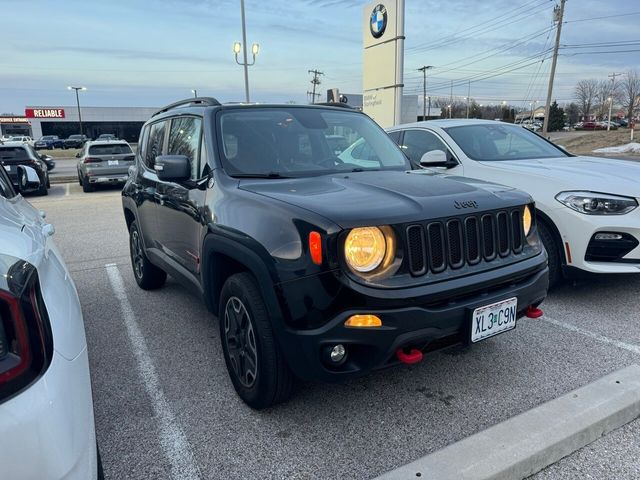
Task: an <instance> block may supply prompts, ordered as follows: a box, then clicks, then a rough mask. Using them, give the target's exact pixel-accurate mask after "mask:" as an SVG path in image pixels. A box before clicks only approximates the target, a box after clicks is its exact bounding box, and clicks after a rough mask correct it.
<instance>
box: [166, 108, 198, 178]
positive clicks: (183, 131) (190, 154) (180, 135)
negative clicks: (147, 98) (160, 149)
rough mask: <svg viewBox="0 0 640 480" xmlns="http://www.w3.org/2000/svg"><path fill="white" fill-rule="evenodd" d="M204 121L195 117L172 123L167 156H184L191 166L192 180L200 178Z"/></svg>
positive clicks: (177, 119)
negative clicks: (199, 154) (200, 152)
mask: <svg viewBox="0 0 640 480" xmlns="http://www.w3.org/2000/svg"><path fill="white" fill-rule="evenodd" d="M201 125H202V120H201V119H199V118H195V117H178V118H174V119H173V120H172V122H171V129H170V130H169V145H168V147H167V155H184V156H185V157H187V158H188V159H189V164H190V165H191V179H192V180H197V179H198V178H200V166H199V162H198V145H200V127H201Z"/></svg>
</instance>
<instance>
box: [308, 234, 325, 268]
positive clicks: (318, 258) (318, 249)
mask: <svg viewBox="0 0 640 480" xmlns="http://www.w3.org/2000/svg"><path fill="white" fill-rule="evenodd" d="M309 253H310V254H311V261H312V262H313V263H315V264H316V265H322V237H321V236H320V234H319V233H318V232H310V233H309Z"/></svg>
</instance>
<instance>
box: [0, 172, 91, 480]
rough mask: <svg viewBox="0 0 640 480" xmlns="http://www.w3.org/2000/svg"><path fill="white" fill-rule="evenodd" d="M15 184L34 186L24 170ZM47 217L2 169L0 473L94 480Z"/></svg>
mask: <svg viewBox="0 0 640 480" xmlns="http://www.w3.org/2000/svg"><path fill="white" fill-rule="evenodd" d="M19 169H20V179H21V181H20V182H19V185H20V186H21V187H22V188H25V189H26V188H37V187H38V186H39V179H38V176H37V174H36V172H35V171H34V170H33V169H31V168H30V167H24V166H20V167H19ZM53 232H54V230H53V226H52V225H50V224H48V223H46V222H45V221H44V219H43V215H40V214H39V213H38V212H37V211H36V210H35V209H34V208H33V207H32V206H31V205H30V204H29V203H28V202H27V201H25V200H24V199H23V198H22V196H21V195H19V194H17V193H16V192H15V191H14V189H13V186H12V184H11V181H10V180H9V177H8V176H7V175H6V173H5V171H4V169H3V168H0V466H1V470H2V473H1V474H0V478H3V479H4V478H6V479H12V480H19V479H45V478H46V479H66V480H75V479H77V480H86V479H96V478H101V475H102V473H101V467H99V460H98V455H97V447H96V435H95V428H94V418H93V400H92V397H91V380H90V378H89V360H88V356H87V343H86V339H85V333H84V323H83V319H82V312H81V310H80V303H79V302H78V295H77V293H76V289H75V286H74V284H73V281H72V280H71V277H70V276H69V272H68V270H67V268H66V267H65V265H64V263H63V261H62V257H61V256H60V254H59V253H58V250H57V248H56V247H55V245H54V243H53V241H52V238H51V235H52V234H53Z"/></svg>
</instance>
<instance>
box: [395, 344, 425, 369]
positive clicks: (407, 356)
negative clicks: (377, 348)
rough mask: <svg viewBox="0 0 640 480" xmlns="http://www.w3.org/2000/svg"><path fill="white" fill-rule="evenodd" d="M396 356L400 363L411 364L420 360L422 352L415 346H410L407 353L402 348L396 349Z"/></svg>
mask: <svg viewBox="0 0 640 480" xmlns="http://www.w3.org/2000/svg"><path fill="white" fill-rule="evenodd" d="M396 357H398V360H400V361H401V362H402V363H406V364H407V365H413V364H414V363H418V362H420V361H421V360H422V352H421V351H420V350H418V349H417V348H412V349H411V350H410V351H409V353H405V351H404V350H403V349H402V348H399V349H398V350H396Z"/></svg>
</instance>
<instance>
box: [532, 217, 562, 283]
mask: <svg viewBox="0 0 640 480" xmlns="http://www.w3.org/2000/svg"><path fill="white" fill-rule="evenodd" d="M538 235H540V240H541V241H542V245H544V248H545V250H546V251H547V256H548V257H549V288H552V287H554V286H555V285H557V284H558V282H559V281H560V280H561V279H562V260H561V257H560V255H561V253H560V248H559V246H558V243H557V242H556V241H555V239H554V238H553V234H552V233H551V229H550V228H549V227H548V226H547V225H546V224H545V223H543V222H540V221H538Z"/></svg>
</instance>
